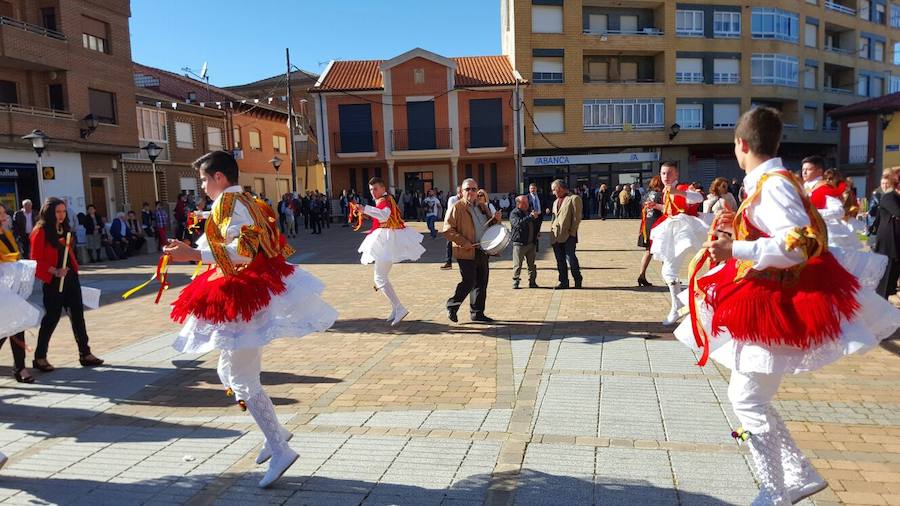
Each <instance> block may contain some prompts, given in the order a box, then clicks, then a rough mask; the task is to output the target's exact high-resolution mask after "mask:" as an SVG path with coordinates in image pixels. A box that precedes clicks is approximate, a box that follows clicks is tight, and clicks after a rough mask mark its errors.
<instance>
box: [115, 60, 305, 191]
mask: <svg viewBox="0 0 900 506" xmlns="http://www.w3.org/2000/svg"><path fill="white" fill-rule="evenodd" d="M133 71H134V73H133V76H132V77H133V80H134V83H135V85H136V86H137V92H136V93H137V94H138V95H139V96H141V97H143V98H146V99H147V101H148V102H145V103H144V106H146V105H147V104H148V103H150V104H152V105H153V107H156V102H159V108H160V109H161V110H163V109H164V110H165V113H166V124H167V125H168V126H169V128H168V129H167V133H168V139H169V146H168V149H169V153H170V154H171V156H172V157H173V158H174V159H175V160H178V163H175V164H174V166H177V167H180V168H178V169H176V171H175V173H170V172H166V177H167V179H166V188H165V190H164V193H165V195H166V199H167V201H168V202H174V201H175V199H176V198H177V195H178V193H180V192H181V191H188V192H189V191H191V189H192V188H193V187H192V186H191V183H190V182H188V181H187V179H186V178H189V177H191V175H192V176H193V177H196V172H194V173H192V174H191V175H189V174H188V173H187V171H185V170H184V169H183V168H181V167H182V164H183V163H189V162H190V161H193V160H194V159H195V158H197V157H199V156H200V155H202V154H204V153H206V152H207V151H210V150H211V149H220V148H221V149H226V150H234V152H235V155H236V157H237V158H238V164H239V165H240V168H241V176H240V181H239V183H240V184H241V186H243V187H244V188H246V189H247V190H250V191H253V192H255V193H257V194H260V195H266V196H267V197H269V198H270V199H272V200H277V198H276V197H277V196H278V195H281V194H283V193H286V192H288V191H290V177H291V173H290V170H289V168H288V167H289V162H288V160H289V159H290V153H289V151H288V149H289V145H288V128H287V117H288V115H287V109H286V108H282V107H278V106H276V105H275V103H276V102H277V101H276V100H273V101H272V102H273V103H272V104H271V105H270V104H269V101H268V100H266V99H250V98H247V97H244V96H242V95H238V94H236V93H234V92H231V91H229V90H226V89H223V88H219V87H216V86H211V85H210V86H207V84H206V83H204V82H201V81H198V80H196V79H192V78H190V77H185V76H182V75H178V74H175V73H173V72H169V71H166V70H162V69H158V68H154V67H148V66H146V65H141V64H138V63H135V64H134V65H133ZM139 107H141V106H140V105H139ZM220 115H221V116H220ZM220 126H222V127H223V128H222V129H221V131H219V128H220ZM216 141H220V143H219V144H217V143H216ZM157 144H159V143H158V142H157ZM138 157H143V158H144V159H146V154H145V153H134V154H133V156H132V158H138ZM275 157H278V158H279V159H280V160H282V161H283V162H284V165H282V166H281V167H280V169H279V170H277V171H276V170H275V168H274V166H273V164H272V160H273V159H274V158H275ZM141 165H142V166H143V169H142V170H143V171H146V168H147V167H148V166H149V164H147V163H146V162H144V163H142V164H141ZM129 167H131V164H129ZM159 177H162V176H159ZM176 177H177V179H175V178H176ZM176 181H177V183H176ZM150 182H151V183H152V178H151V179H150ZM132 205H134V202H132ZM137 205H140V203H137Z"/></svg>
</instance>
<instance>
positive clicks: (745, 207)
mask: <svg viewBox="0 0 900 506" xmlns="http://www.w3.org/2000/svg"><path fill="white" fill-rule="evenodd" d="M781 130H782V123H781V118H780V116H779V113H778V111H776V110H774V109H771V108H767V107H757V108H754V109H751V110H750V111H748V112H746V113H744V115H743V116H741V118H740V120H739V121H738V125H737V127H736V130H735V155H736V157H737V159H738V163H739V165H740V166H741V168H743V169H744V170H745V171H746V173H747V176H746V177H745V178H744V187H745V188H746V190H747V193H748V197H747V199H746V200H745V201H744V202H743V204H742V205H741V207H740V208H739V209H738V210H737V212H736V213H727V212H726V213H722V214H720V215H719V216H718V217H717V220H716V225H717V227H718V230H719V232H718V238H717V239H715V240H713V241H710V242H708V243H706V244H704V247H705V249H704V250H703V251H701V252H700V253H699V254H698V255H697V257H696V258H695V261H694V262H692V265H691V284H690V290H689V298H690V303H691V318H690V319H688V320H685V321H684V322H682V323H681V325H680V326H679V327H678V328H677V329H676V331H675V336H676V337H677V338H678V339H679V340H680V341H682V342H683V343H685V344H687V345H689V346H691V347H692V348H694V349H698V350H699V351H701V353H702V355H701V359H700V365H704V364H705V363H706V360H707V358H712V359H713V360H715V361H716V362H718V363H720V364H721V365H723V366H725V367H727V368H729V369H731V380H730V384H729V387H728V397H729V399H730V401H731V404H732V409H733V410H734V413H735V415H736V416H737V418H738V420H739V421H740V423H741V425H742V427H740V428H738V429H736V430H735V431H733V432H732V436H734V437H735V438H736V439H738V440H739V441H743V442H746V443H747V444H748V446H749V447H750V452H751V455H752V457H753V460H754V462H755V464H756V469H757V473H758V475H759V481H760V484H761V487H760V488H761V489H760V493H759V495H758V496H757V498H756V499H755V500H754V501H753V503H752V504H753V505H754V506H763V505H787V504H792V503H796V502H798V501H800V500H801V499H803V498H804V497H807V496H809V495H812V494H814V493H816V492H818V491H820V490H822V489H824V488H825V487H826V486H827V483H826V482H825V480H824V479H823V478H822V477H821V476H820V475H819V474H818V473H817V472H816V471H815V469H814V468H813V466H812V465H811V463H810V462H809V460H808V459H807V458H806V457H805V456H804V455H803V453H802V452H801V451H800V450H799V449H798V448H797V445H796V444H795V443H794V440H793V438H792V437H791V435H790V433H789V431H788V429H787V427H786V426H785V424H784V421H783V420H782V419H781V417H780V416H779V415H778V412H777V411H776V410H775V408H774V406H772V399H773V398H774V396H775V394H776V393H777V391H778V387H779V385H780V383H781V380H782V377H783V376H784V375H785V374H794V373H800V372H805V371H812V370H815V369H818V368H820V367H822V366H825V365H827V364H830V363H832V362H834V361H836V360H838V359H840V358H841V357H843V356H844V355H847V354H851V353H858V352H864V351H866V350H869V349H871V348H873V347H874V346H876V345H877V344H878V342H879V341H881V340H882V339H884V338H886V337H888V336H890V335H891V334H892V333H893V332H894V330H895V329H897V328H898V326H900V311H898V310H897V309H896V308H894V307H893V306H892V305H890V304H888V303H887V301H885V300H884V299H881V298H880V297H878V296H877V295H876V294H875V292H874V291H872V290H871V289H870V288H866V287H864V286H861V284H860V283H859V282H858V281H857V279H856V278H855V277H854V276H853V275H852V274H851V273H849V272H847V270H846V269H844V268H843V267H842V266H841V264H840V263H838V261H837V260H836V259H835V257H834V256H833V255H832V254H831V253H830V251H829V250H828V245H827V241H826V235H827V232H826V228H825V224H824V222H823V221H822V219H821V217H820V216H819V214H818V213H817V212H816V210H815V207H814V206H813V205H812V204H811V203H810V201H809V199H807V198H806V195H805V192H804V190H803V187H802V186H801V185H800V182H799V181H797V180H796V178H795V177H794V176H793V175H792V174H790V173H789V172H788V171H787V170H785V169H784V168H783V165H782V163H781V159H780V158H775V155H776V153H777V151H778V145H779V142H780V140H781ZM707 260H709V261H710V265H715V264H719V265H717V266H716V267H714V268H712V269H711V270H710V271H709V272H708V273H707V274H706V275H704V276H703V277H700V278H699V279H697V278H695V276H696V274H697V269H698V268H699V267H700V266H702V265H703V264H705V263H706V261H707Z"/></svg>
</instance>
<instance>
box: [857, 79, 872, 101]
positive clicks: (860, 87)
mask: <svg viewBox="0 0 900 506" xmlns="http://www.w3.org/2000/svg"><path fill="white" fill-rule="evenodd" d="M856 94H857V95H859V96H861V97H868V96H869V76H859V80H858V81H856Z"/></svg>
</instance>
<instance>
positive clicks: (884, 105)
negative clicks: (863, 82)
mask: <svg viewBox="0 0 900 506" xmlns="http://www.w3.org/2000/svg"><path fill="white" fill-rule="evenodd" d="M882 111H884V112H893V111H900V92H897V93H891V94H890V95H884V96H881V97H875V98H870V99H869V100H863V101H862V102H857V103H855V104H850V105H845V106H844V107H839V108H837V109H835V110H833V111H831V112H829V113H828V115H829V116H831V117H833V118H838V117H841V116H850V115H852V114H865V113H870V112H882Z"/></svg>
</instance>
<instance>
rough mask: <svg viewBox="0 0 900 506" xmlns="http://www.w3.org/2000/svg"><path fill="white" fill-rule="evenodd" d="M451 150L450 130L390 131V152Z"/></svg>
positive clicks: (414, 129) (415, 129) (451, 131)
mask: <svg viewBox="0 0 900 506" xmlns="http://www.w3.org/2000/svg"><path fill="white" fill-rule="evenodd" d="M451 149H453V129H452V128H412V129H407V130H391V150H392V151H436V150H447V151H449V150H451Z"/></svg>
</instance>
